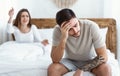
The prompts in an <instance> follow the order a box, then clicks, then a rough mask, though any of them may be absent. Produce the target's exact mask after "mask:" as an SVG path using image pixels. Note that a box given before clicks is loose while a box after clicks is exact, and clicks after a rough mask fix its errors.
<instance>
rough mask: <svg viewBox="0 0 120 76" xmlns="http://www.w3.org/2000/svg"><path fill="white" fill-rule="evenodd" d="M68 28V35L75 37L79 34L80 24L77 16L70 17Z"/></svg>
mask: <svg viewBox="0 0 120 76" xmlns="http://www.w3.org/2000/svg"><path fill="white" fill-rule="evenodd" d="M69 22H70V25H69V26H70V27H71V28H70V29H69V32H68V33H69V35H71V36H74V37H77V36H79V35H80V25H79V21H78V19H77V18H72V19H71V20H70V21H69Z"/></svg>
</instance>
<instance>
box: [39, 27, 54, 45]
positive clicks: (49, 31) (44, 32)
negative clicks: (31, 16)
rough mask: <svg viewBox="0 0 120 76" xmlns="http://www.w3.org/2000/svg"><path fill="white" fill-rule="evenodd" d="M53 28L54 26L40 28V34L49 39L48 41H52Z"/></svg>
mask: <svg viewBox="0 0 120 76" xmlns="http://www.w3.org/2000/svg"><path fill="white" fill-rule="evenodd" d="M53 30H54V28H48V29H39V34H40V36H41V38H42V39H48V41H49V42H50V43H52V35H53Z"/></svg>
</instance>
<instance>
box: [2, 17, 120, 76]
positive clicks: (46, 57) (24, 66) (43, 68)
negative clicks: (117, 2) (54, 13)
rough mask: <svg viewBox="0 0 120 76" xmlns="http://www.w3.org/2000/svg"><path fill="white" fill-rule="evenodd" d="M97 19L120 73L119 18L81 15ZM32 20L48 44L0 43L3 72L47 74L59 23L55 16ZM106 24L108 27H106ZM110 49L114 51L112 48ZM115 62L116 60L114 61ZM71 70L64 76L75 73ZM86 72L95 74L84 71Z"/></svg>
mask: <svg viewBox="0 0 120 76" xmlns="http://www.w3.org/2000/svg"><path fill="white" fill-rule="evenodd" d="M81 19H89V20H92V21H95V22H96V23H97V24H98V25H99V26H100V28H101V34H102V35H103V37H104V38H105V41H106V45H107V50H108V55H109V60H108V62H110V61H112V63H110V65H111V66H112V69H113V70H114V71H113V70H112V73H113V74H112V76H119V75H120V69H119V65H118V61H117V60H115V59H114V58H116V57H117V56H116V55H117V51H116V48H117V45H116V44H117V43H116V36H117V34H116V21H115V20H114V19H112V18H81ZM32 23H33V24H35V25H36V26H37V27H38V31H39V32H40V35H41V36H42V38H43V39H45V38H47V39H48V40H49V43H50V44H49V45H47V46H43V45H42V44H41V43H17V42H15V41H8V42H5V43H3V44H2V45H0V76H47V68H48V66H49V64H51V62H52V61H51V58H50V52H51V46H52V32H53V28H54V26H55V25H56V21H55V19H54V18H32ZM106 27H107V28H106ZM110 51H111V52H110ZM114 63H115V64H114ZM73 73H74V71H73V72H69V73H67V74H65V75H64V76H72V74H73ZM83 76H94V75H93V74H91V73H89V72H84V75H83Z"/></svg>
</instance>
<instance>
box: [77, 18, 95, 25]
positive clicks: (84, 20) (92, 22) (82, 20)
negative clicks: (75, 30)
mask: <svg viewBox="0 0 120 76" xmlns="http://www.w3.org/2000/svg"><path fill="white" fill-rule="evenodd" d="M79 21H80V22H81V23H86V24H97V23H96V22H94V21H92V20H89V19H79Z"/></svg>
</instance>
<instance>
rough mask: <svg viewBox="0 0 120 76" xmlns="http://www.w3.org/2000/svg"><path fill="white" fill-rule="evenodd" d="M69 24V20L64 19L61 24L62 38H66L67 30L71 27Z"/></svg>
mask: <svg viewBox="0 0 120 76" xmlns="http://www.w3.org/2000/svg"><path fill="white" fill-rule="evenodd" d="M70 24H71V23H70V22H68V21H65V22H63V23H62V25H61V33H62V38H63V39H66V40H67V38H68V32H69V30H70V28H71V26H70Z"/></svg>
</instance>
